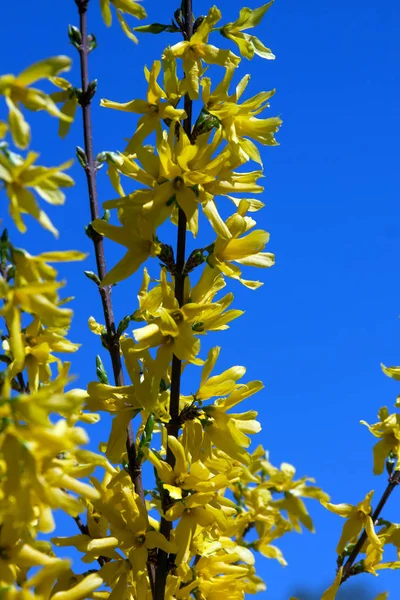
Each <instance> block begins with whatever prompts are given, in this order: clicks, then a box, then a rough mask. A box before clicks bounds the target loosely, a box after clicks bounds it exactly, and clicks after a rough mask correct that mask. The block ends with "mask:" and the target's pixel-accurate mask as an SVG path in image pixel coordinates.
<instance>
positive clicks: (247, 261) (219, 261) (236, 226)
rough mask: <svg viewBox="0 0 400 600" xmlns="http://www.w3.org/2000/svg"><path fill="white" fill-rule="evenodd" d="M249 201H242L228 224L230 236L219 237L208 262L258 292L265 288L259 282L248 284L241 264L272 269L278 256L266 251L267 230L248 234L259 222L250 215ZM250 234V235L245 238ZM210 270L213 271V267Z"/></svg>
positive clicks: (258, 230) (257, 230)
mask: <svg viewBox="0 0 400 600" xmlns="http://www.w3.org/2000/svg"><path fill="white" fill-rule="evenodd" d="M248 209H249V202H248V201H247V200H242V201H241V202H240V203H239V207H238V210H237V213H236V214H234V215H232V216H231V217H229V218H228V219H227V221H226V225H227V227H228V230H229V233H230V237H229V238H225V239H224V238H222V237H220V236H219V237H217V239H216V241H215V243H214V244H213V246H212V249H211V253H210V256H209V259H208V263H209V265H210V267H215V268H217V269H218V270H220V271H221V273H223V274H224V275H225V276H227V277H232V278H233V279H238V280H239V281H240V282H241V283H242V284H243V285H245V286H246V287H249V288H251V289H256V288H258V287H260V286H261V285H262V283H261V282H259V281H248V280H245V279H243V278H242V276H241V270H240V267H238V266H236V265H233V264H232V262H236V263H238V264H239V265H245V266H253V267H262V268H268V267H271V266H272V265H273V264H274V258H275V257H274V255H273V254H271V253H270V252H263V250H264V248H265V245H266V244H267V242H268V241H269V233H268V232H266V231H264V230H263V229H256V230H254V231H251V232H250V233H247V232H248V230H249V229H251V228H252V227H254V225H255V221H254V220H253V219H251V218H250V217H247V216H246V212H247V210H248ZM244 234H246V235H244ZM210 267H209V268H210Z"/></svg>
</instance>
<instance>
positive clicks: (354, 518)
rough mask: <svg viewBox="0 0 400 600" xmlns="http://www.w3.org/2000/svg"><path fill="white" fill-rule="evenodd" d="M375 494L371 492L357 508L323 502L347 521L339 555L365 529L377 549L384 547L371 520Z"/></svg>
mask: <svg viewBox="0 0 400 600" xmlns="http://www.w3.org/2000/svg"><path fill="white" fill-rule="evenodd" d="M373 494H374V492H373V491H372V492H369V493H368V494H367V495H366V496H365V498H364V500H362V501H361V502H360V503H359V504H357V506H353V505H352V504H331V503H330V502H325V501H324V500H321V504H322V505H323V506H325V508H327V509H328V510H330V511H332V512H334V513H335V514H337V515H339V516H341V517H344V518H345V519H347V520H346V523H345V524H344V526H343V531H342V535H341V537H340V540H339V543H338V545H337V548H336V552H337V553H338V554H342V552H343V550H344V549H345V546H346V544H348V543H349V542H354V541H356V540H357V538H358V536H359V535H360V533H361V531H362V529H364V528H365V530H366V532H367V535H368V539H369V541H370V542H371V544H373V545H374V546H376V547H377V548H380V547H381V546H382V543H381V541H380V539H379V538H378V536H377V535H376V533H375V529H374V524H373V522H372V519H371V513H372V508H371V499H372V496H373Z"/></svg>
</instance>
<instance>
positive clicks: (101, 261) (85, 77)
mask: <svg viewBox="0 0 400 600" xmlns="http://www.w3.org/2000/svg"><path fill="white" fill-rule="evenodd" d="M75 3H76V5H77V7H78V12H79V29H80V33H81V43H80V45H79V48H78V51H79V57H80V66H81V87H82V94H81V98H80V105H81V108H82V118H83V136H84V145H85V154H86V165H85V174H86V180H87V188H88V195H89V205H90V215H91V219H92V221H93V220H95V219H98V218H99V200H98V192H97V181H96V174H97V164H96V159H95V156H94V150H93V131H92V117H91V98H92V96H91V94H90V88H89V86H90V82H89V61H88V57H89V53H90V47H89V46H90V44H89V39H88V31H87V9H88V4H89V0H75ZM91 239H92V241H93V247H94V253H95V257H96V266H97V275H98V277H99V279H100V280H103V279H104V277H105V276H106V273H107V269H106V260H105V253H104V244H103V237H102V236H101V235H99V234H97V233H96V232H95V231H94V230H92V231H91ZM98 290H99V294H100V298H101V303H102V307H103V313H104V320H105V326H106V330H107V339H108V342H109V343H108V351H109V354H110V358H111V363H112V369H113V373H114V381H115V385H117V386H122V385H124V374H123V370H122V361H121V349H120V341H119V335H118V333H117V331H116V327H115V320H114V310H113V305H112V299H111V286H104V287H101V286H98ZM126 449H127V454H128V469H129V474H130V477H131V480H132V482H133V485H134V487H135V490H136V493H137V494H138V495H139V497H140V499H141V501H142V503H143V504H144V505H145V498H144V490H143V483H142V469H141V466H140V463H139V462H138V460H137V452H136V446H135V437H134V435H133V431H132V425H131V423H129V425H128V427H127V440H126ZM148 570H149V577H150V583H151V586H152V588H153V586H154V568H153V566H152V565H149V566H148Z"/></svg>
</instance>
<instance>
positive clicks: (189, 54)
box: [163, 6, 240, 100]
mask: <svg viewBox="0 0 400 600" xmlns="http://www.w3.org/2000/svg"><path fill="white" fill-rule="evenodd" d="M220 18H221V13H220V11H219V10H218V8H217V7H216V6H214V7H212V8H210V10H209V11H208V15H207V16H206V17H205V19H204V20H203V21H202V23H201V24H200V26H199V28H198V29H197V31H196V33H194V34H193V35H192V37H191V38H190V40H186V41H183V42H178V43H177V44H175V45H174V46H172V47H169V48H167V49H166V50H164V54H163V58H167V59H168V58H169V57H175V58H181V59H182V66H183V70H184V73H185V77H186V85H187V91H188V94H189V97H190V98H191V99H192V100H196V99H197V98H198V96H199V76H200V75H201V74H202V72H203V68H202V61H204V62H206V63H208V64H211V65H220V66H223V67H227V66H229V65H230V64H231V63H232V64H233V65H235V66H237V65H238V64H239V62H240V58H239V57H238V56H236V54H233V52H231V51H230V50H221V49H220V48H217V47H216V46H213V45H211V44H209V43H208V36H209V34H210V32H211V30H212V29H213V27H214V25H215V24H216V23H217V22H218V21H219V20H220Z"/></svg>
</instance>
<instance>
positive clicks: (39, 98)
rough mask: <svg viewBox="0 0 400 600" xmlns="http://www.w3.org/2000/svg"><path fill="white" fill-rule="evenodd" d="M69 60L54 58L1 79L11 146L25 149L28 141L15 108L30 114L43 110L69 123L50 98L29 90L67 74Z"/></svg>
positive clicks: (26, 125)
mask: <svg viewBox="0 0 400 600" xmlns="http://www.w3.org/2000/svg"><path fill="white" fill-rule="evenodd" d="M70 66H71V59H70V58H69V57H68V56H53V57H51V58H47V59H45V60H41V61H39V62H37V63H34V64H33V65H31V66H30V67H28V68H27V69H25V70H24V71H22V72H21V73H20V74H19V75H17V76H15V75H3V76H2V77H0V95H2V96H4V97H5V100H6V104H7V106H8V110H9V114H8V123H9V126H10V132H11V135H12V138H13V141H14V144H15V145H16V146H17V147H18V148H26V147H27V146H28V144H29V140H30V127H29V125H28V123H27V122H26V121H25V119H24V116H23V114H22V112H21V111H20V109H19V107H18V104H22V105H23V106H24V107H25V108H27V109H29V110H33V111H37V110H45V111H47V112H48V113H49V114H51V115H53V116H55V117H59V118H60V119H63V120H66V121H70V120H71V119H70V117H69V116H68V115H66V114H63V113H62V112H61V111H60V110H59V109H58V108H57V106H56V105H55V103H54V101H53V100H52V98H51V96H49V95H48V94H45V92H42V91H41V90H38V89H36V88H33V87H30V86H31V84H32V83H35V82H36V81H38V80H40V79H50V78H51V77H53V76H55V75H57V74H58V73H61V72H62V71H68V70H69V69H70Z"/></svg>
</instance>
